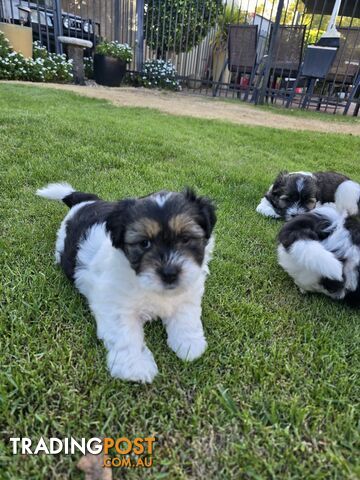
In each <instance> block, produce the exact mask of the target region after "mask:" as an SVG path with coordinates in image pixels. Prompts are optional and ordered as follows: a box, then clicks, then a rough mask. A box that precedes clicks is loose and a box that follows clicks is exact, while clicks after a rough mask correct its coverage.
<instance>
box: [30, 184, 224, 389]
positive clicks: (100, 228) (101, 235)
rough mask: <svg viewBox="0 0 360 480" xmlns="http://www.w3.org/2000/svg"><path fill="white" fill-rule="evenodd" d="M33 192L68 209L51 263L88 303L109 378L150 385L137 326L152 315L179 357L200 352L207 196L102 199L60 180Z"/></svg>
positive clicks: (149, 359) (148, 359) (148, 358)
mask: <svg viewBox="0 0 360 480" xmlns="http://www.w3.org/2000/svg"><path fill="white" fill-rule="evenodd" d="M37 195H39V196H41V197H45V198H49V199H53V200H62V201H63V202H64V203H65V204H66V205H67V206H68V207H69V208H70V211H69V212H68V214H67V215H66V216H65V218H64V220H63V222H62V224H61V226H60V229H59V231H58V233H57V241H56V251H55V258H56V262H57V263H59V264H60V265H61V266H62V268H63V270H64V272H65V274H66V275H67V276H68V278H69V279H70V280H72V281H73V282H74V283H75V286H76V287H77V288H78V289H79V291H80V292H81V293H82V294H83V295H85V297H86V298H87V300H88V303H89V306H90V309H91V310H92V312H93V314H94V316H95V319H96V323H97V334H98V337H99V338H100V339H102V340H103V341H104V344H105V346H106V348H107V351H108V354H107V363H108V367H109V370H110V372H111V375H112V376H114V377H118V378H121V379H126V380H132V381H139V382H151V381H152V380H153V378H154V377H155V375H156V374H157V371H158V370H157V366H156V363H155V360H154V357H153V355H152V353H151V352H150V350H149V349H148V347H147V346H146V344H145V341H144V332H143V324H144V323H145V322H146V321H148V320H150V319H152V318H156V317H160V318H161V319H162V321H163V323H164V324H165V326H166V330H167V337H168V345H169V347H170V348H171V349H172V350H173V351H174V352H175V353H176V354H177V355H178V356H179V357H180V358H181V359H183V360H194V359H196V358H198V357H200V356H201V355H202V353H203V352H204V350H205V348H206V340H205V336H204V331H203V326H202V322H201V300H202V296H203V293H204V285H205V279H206V276H207V274H208V262H209V260H210V256H211V252H212V249H213V245H214V237H213V235H212V233H213V228H214V226H215V222H216V215H215V207H214V205H213V204H212V202H211V201H210V200H209V199H207V198H206V197H199V196H196V195H195V193H194V192H193V191H191V190H185V191H183V192H181V193H176V192H167V191H162V192H158V193H153V194H151V195H149V196H146V197H143V198H130V199H125V200H121V201H118V202H106V201H103V200H101V199H100V198H99V197H97V196H96V195H94V194H88V193H82V192H77V191H75V190H74V189H73V188H72V187H71V186H70V185H69V184H66V183H57V184H49V185H47V186H46V187H44V188H42V189H40V190H38V191H37Z"/></svg>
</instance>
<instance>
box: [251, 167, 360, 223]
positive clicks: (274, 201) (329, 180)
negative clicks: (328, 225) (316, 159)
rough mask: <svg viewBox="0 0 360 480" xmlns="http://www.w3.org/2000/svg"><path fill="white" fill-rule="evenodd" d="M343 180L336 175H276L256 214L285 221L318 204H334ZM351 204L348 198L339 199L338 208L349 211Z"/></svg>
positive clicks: (302, 173) (316, 173)
mask: <svg viewBox="0 0 360 480" xmlns="http://www.w3.org/2000/svg"><path fill="white" fill-rule="evenodd" d="M347 180H348V177H346V176H345V175H342V174H340V173H336V172H315V173H310V172H292V173H289V172H286V171H285V172H280V173H279V174H278V176H277V177H276V179H275V181H274V183H273V184H272V185H271V186H270V188H269V190H268V192H267V193H266V194H265V196H264V197H263V198H262V199H261V201H260V203H259V205H258V206H257V208H256V211H257V212H258V213H261V214H262V215H264V216H266V217H273V218H284V219H285V220H289V219H290V218H293V217H295V216H296V215H299V214H301V213H305V212H309V211H310V210H313V209H314V208H315V207H316V206H319V205H321V204H324V203H333V202H335V197H336V192H337V190H338V188H339V186H340V185H341V184H342V183H343V182H346V181H347ZM341 196H342V195H339V198H340V197H341ZM342 197H343V196H342ZM349 202H350V207H349ZM353 202H354V200H353V198H352V197H351V195H350V194H349V195H348V197H347V198H345V197H343V204H342V205H341V208H351V206H352V205H353ZM339 206H340V204H339Z"/></svg>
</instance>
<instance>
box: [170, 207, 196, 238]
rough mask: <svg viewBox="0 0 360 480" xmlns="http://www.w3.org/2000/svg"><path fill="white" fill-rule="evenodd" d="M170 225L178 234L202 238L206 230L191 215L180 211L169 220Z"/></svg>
mask: <svg viewBox="0 0 360 480" xmlns="http://www.w3.org/2000/svg"><path fill="white" fill-rule="evenodd" d="M169 227H170V228H171V230H173V231H174V233H175V234H176V235H189V236H191V237H197V238H201V237H203V236H204V231H203V229H202V228H201V227H200V225H198V224H197V223H196V222H195V221H194V220H193V219H192V218H191V217H189V215H187V214H186V213H179V214H178V215H175V216H174V217H171V218H170V220H169Z"/></svg>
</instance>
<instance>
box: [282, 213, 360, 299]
mask: <svg viewBox="0 0 360 480" xmlns="http://www.w3.org/2000/svg"><path fill="white" fill-rule="evenodd" d="M278 261H279V264H280V265H281V266H282V267H283V269H284V270H285V271H286V272H287V273H288V274H289V275H290V276H291V277H292V278H293V280H294V282H295V283H296V285H297V286H298V287H299V288H300V290H301V292H303V293H305V292H319V293H324V294H325V295H327V296H329V297H331V298H333V299H336V300H345V301H346V302H347V303H349V304H351V305H353V306H360V282H359V274H360V216H359V215H347V214H346V213H342V214H341V213H339V212H338V211H336V210H335V209H334V208H332V207H331V206H330V207H329V206H321V207H317V208H316V209H314V210H313V211H312V212H309V213H303V214H302V215H299V216H297V217H296V218H294V219H292V220H290V221H289V222H287V223H285V225H284V226H283V228H282V229H281V231H280V233H279V246H278Z"/></svg>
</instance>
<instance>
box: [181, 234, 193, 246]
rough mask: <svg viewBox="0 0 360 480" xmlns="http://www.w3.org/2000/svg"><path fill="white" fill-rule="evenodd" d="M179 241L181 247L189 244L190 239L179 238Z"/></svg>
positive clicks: (185, 237)
mask: <svg viewBox="0 0 360 480" xmlns="http://www.w3.org/2000/svg"><path fill="white" fill-rule="evenodd" d="M180 241H181V243H182V244H183V245H187V244H188V243H190V242H191V237H187V236H184V237H181V239H180Z"/></svg>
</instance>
